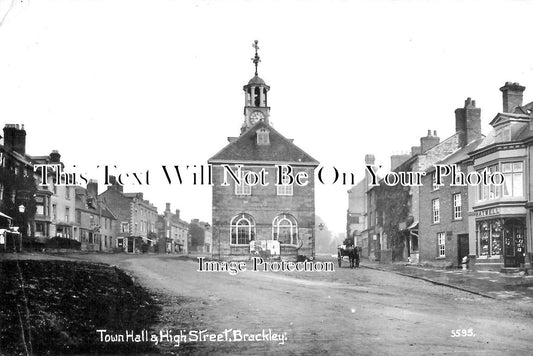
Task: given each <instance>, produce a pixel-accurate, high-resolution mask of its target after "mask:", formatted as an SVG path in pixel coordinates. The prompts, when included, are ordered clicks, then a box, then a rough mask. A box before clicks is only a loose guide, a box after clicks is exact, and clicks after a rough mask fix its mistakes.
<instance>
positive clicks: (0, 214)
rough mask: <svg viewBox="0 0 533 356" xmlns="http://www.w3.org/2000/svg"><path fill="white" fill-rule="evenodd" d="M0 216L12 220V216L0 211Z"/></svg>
mask: <svg viewBox="0 0 533 356" xmlns="http://www.w3.org/2000/svg"><path fill="white" fill-rule="evenodd" d="M0 216H1V217H3V218H6V219H9V220H13V218H12V217H9V216H7V215H6V214H4V213H2V212H0Z"/></svg>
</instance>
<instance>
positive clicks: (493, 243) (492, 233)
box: [476, 219, 503, 257]
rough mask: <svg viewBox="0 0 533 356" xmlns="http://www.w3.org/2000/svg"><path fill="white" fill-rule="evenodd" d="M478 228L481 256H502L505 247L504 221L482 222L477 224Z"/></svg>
mask: <svg viewBox="0 0 533 356" xmlns="http://www.w3.org/2000/svg"><path fill="white" fill-rule="evenodd" d="M476 227H477V237H478V249H479V256H487V257H490V256H501V255H502V247H503V236H502V220H501V219H492V220H485V221H481V222H478V223H477V224H476Z"/></svg>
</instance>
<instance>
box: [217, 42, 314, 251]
mask: <svg viewBox="0 0 533 356" xmlns="http://www.w3.org/2000/svg"><path fill="white" fill-rule="evenodd" d="M254 48H255V57H254V58H253V59H252V60H253V62H254V64H255V76H254V77H253V78H252V79H250V81H249V82H248V84H246V85H245V86H244V88H243V89H244V95H245V106H244V122H243V123H242V126H241V130H240V136H239V137H229V138H228V141H229V144H228V145H226V146H225V147H224V148H223V149H222V150H220V151H219V152H218V153H217V154H215V155H214V156H213V157H212V158H210V159H209V161H208V163H209V164H210V165H211V166H212V179H213V182H212V183H213V205H212V208H213V221H212V223H213V231H212V234H213V236H212V238H213V242H212V243H213V244H212V257H213V258H214V259H219V260H220V259H222V260H244V259H247V258H250V257H251V256H253V255H257V254H259V253H260V254H261V256H262V257H265V256H266V257H270V258H280V259H282V260H295V259H296V258H297V256H299V255H303V256H306V257H312V256H314V253H315V184H314V171H315V168H316V167H317V166H318V162H317V161H316V160H315V159H314V158H313V157H311V156H310V155H308V154H307V153H305V152H304V151H303V150H301V149H300V148H299V147H298V146H296V145H295V144H294V143H293V140H292V139H288V138H285V137H284V136H283V135H282V134H280V133H279V132H278V131H276V130H275V129H274V128H273V127H272V126H271V124H270V107H269V106H268V101H267V97H268V91H269V90H270V87H269V86H268V85H267V84H266V83H265V81H264V80H263V79H261V78H260V77H259V76H258V73H257V65H258V63H259V62H260V58H259V56H258V53H257V50H258V48H259V47H258V46H257V41H255V44H254ZM230 170H231V172H233V174H231V172H230ZM289 170H292V172H291V173H292V174H291V175H290V176H292V177H294V176H296V175H297V174H299V175H300V177H304V176H305V179H302V180H301V181H300V182H299V183H301V184H298V182H290V178H288V173H289V172H288V171H289ZM279 173H286V175H285V178H284V179H279V178H280V177H278V174H279ZM246 176H249V177H252V178H253V177H259V176H262V177H264V178H265V179H264V181H257V182H255V181H254V180H253V179H249V180H248V183H250V184H247V183H246V182H245V181H244V179H243V178H244V177H246ZM235 178H240V179H235ZM225 183H227V184H225ZM277 183H280V184H277ZM290 183H292V184H290Z"/></svg>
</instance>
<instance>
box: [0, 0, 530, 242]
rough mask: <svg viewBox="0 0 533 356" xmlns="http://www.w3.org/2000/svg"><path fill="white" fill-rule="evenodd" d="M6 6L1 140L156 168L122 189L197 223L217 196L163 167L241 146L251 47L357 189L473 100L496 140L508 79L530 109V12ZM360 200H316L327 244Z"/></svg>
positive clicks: (71, 3)
mask: <svg viewBox="0 0 533 356" xmlns="http://www.w3.org/2000/svg"><path fill="white" fill-rule="evenodd" d="M11 5H12V6H11ZM10 8H11V11H10V12H9V13H8V14H7V16H6V17H5V19H4V22H3V24H2V25H1V26H0V98H1V99H0V118H1V119H0V123H1V124H2V126H3V124H5V123H19V124H25V128H26V130H27V152H28V153H29V154H31V155H44V154H48V153H50V151H51V150H53V149H57V150H59V152H60V153H61V154H62V160H63V161H64V163H65V164H66V168H67V169H69V168H71V167H72V166H73V165H76V166H77V168H76V169H75V170H76V171H86V172H89V173H90V174H98V172H94V173H92V172H93V171H94V168H95V167H96V166H97V165H105V164H111V165H117V166H118V167H119V170H120V171H122V172H127V171H146V170H147V169H150V170H151V171H153V172H154V173H155V174H153V175H152V177H151V178H152V181H151V185H150V186H147V187H142V186H133V185H127V186H126V187H125V191H143V192H144V193H145V197H146V198H148V199H149V200H150V201H151V202H153V203H154V204H155V205H156V206H157V207H158V208H159V211H160V212H161V211H162V210H164V206H165V202H170V203H172V209H175V208H179V209H181V211H182V216H183V217H184V218H185V219H190V218H194V217H197V218H200V219H203V220H208V221H210V219H211V187H209V186H193V185H192V184H190V183H189V184H185V185H184V186H182V187H180V186H178V185H170V186H169V185H168V184H166V183H165V182H164V181H163V180H161V179H158V178H163V175H161V174H160V172H161V171H160V168H158V167H160V166H161V165H163V164H166V165H174V164H180V165H185V164H197V165H201V164H206V161H207V159H209V158H210V157H211V156H213V155H214V154H215V153H216V152H218V151H219V150H220V149H221V148H222V147H224V145H226V144H227V140H226V138H227V137H228V136H237V135H238V134H239V129H240V126H241V123H242V122H243V119H244V117H243V105H244V93H243V91H242V86H243V85H244V84H246V83H247V82H248V80H249V79H250V78H251V77H252V76H253V72H254V68H253V64H252V62H251V60H250V58H251V57H252V56H253V54H254V53H253V48H252V42H253V40H255V39H257V40H259V46H260V56H261V60H262V62H261V64H260V66H259V75H260V76H261V77H262V78H263V79H264V80H265V81H266V82H267V84H268V85H270V86H271V90H270V96H269V105H270V106H271V121H272V123H273V125H274V127H275V128H276V129H277V130H278V131H280V132H281V133H282V134H283V135H285V136H286V137H288V138H293V139H294V143H295V144H297V145H298V146H299V147H301V148H302V149H303V150H305V151H306V152H307V153H309V154H310V155H311V156H313V157H314V158H316V159H317V160H318V161H320V163H321V164H322V165H324V166H326V167H331V166H335V167H337V168H339V169H340V170H343V171H346V172H355V174H356V175H357V177H358V178H362V177H363V173H364V155H365V154H366V153H373V154H375V155H376V159H377V163H378V164H381V165H383V166H384V167H386V168H388V166H389V164H390V159H389V156H390V155H391V154H392V153H395V152H398V151H408V150H410V147H411V146H414V145H417V144H419V139H420V136H424V135H426V134H427V130H428V129H431V130H437V132H438V135H439V136H440V137H441V138H442V139H444V138H446V137H449V136H451V135H452V134H453V133H454V130H455V121H454V120H455V119H454V110H455V109H456V108H457V107H461V106H463V104H464V100H465V99H466V98H467V97H469V96H470V97H472V98H473V99H475V100H476V102H477V105H478V106H479V107H481V110H482V122H483V129H484V133H485V134H486V133H487V132H488V130H489V126H488V122H490V121H491V119H492V118H493V117H494V116H495V115H496V113H497V112H498V111H499V110H501V106H502V103H501V92H500V91H499V88H500V87H501V86H502V85H503V84H504V83H505V82H506V81H513V82H519V83H520V84H522V85H525V86H526V92H525V100H526V101H532V100H533V93H531V94H530V92H531V89H533V46H532V45H531V43H532V42H531V34H532V32H531V13H533V12H532V10H533V4H532V3H531V2H527V1H506V2H503V1H502V2H496V1H494V2H488V1H455V2H454V1H442V2H429V1H287V0H285V1H271V2H266V1H261V2H260V1H218V2H215V1H163V0H150V1H148V0H145V1H139V0H99V1H98V0H97V1H94V0H92V1H89V0H86V1H82V0H55V1H49V0H29V1H28V0H23V1H21V0H14V1H13V2H11V0H0V19H1V18H2V16H3V15H4V14H6V12H7V11H8V10H9V9H10ZM95 178H99V176H97V177H95ZM349 188H350V187H349V186H344V185H340V184H337V185H333V184H327V185H318V186H317V188H316V195H317V200H316V212H317V214H318V215H320V216H321V217H322V218H323V219H324V220H325V222H326V225H327V227H328V229H329V230H332V231H335V232H343V231H345V225H346V209H347V207H348V202H347V193H346V192H347V190H348V189H349Z"/></svg>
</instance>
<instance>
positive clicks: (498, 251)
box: [476, 214, 527, 267]
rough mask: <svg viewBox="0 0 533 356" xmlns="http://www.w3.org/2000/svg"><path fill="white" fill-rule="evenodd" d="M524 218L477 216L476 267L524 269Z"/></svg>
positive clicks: (525, 252)
mask: <svg viewBox="0 0 533 356" xmlns="http://www.w3.org/2000/svg"><path fill="white" fill-rule="evenodd" d="M525 236H526V217H525V214H524V215H523V216H502V215H495V216H491V217H486V216H485V217H483V216H478V217H477V218H476V250H477V251H476V252H477V253H476V254H477V259H478V262H477V263H476V264H478V265H483V264H487V265H491V264H498V265H500V266H501V267H524V263H525V260H526V258H525V257H526V254H527V251H526V244H525V239H524V237H525Z"/></svg>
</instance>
